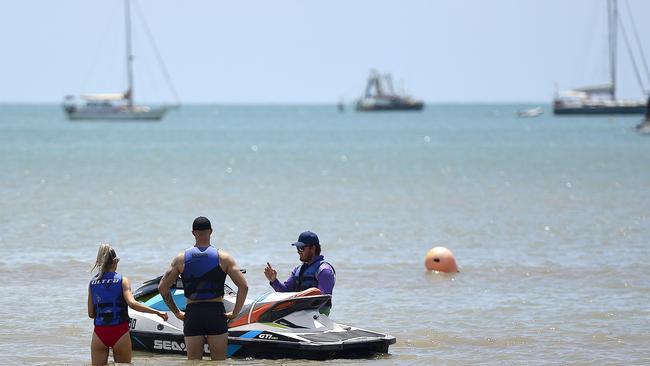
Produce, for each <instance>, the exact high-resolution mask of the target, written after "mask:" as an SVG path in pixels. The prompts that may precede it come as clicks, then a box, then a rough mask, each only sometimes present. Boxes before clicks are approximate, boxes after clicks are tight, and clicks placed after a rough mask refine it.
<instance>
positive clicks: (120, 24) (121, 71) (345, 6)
mask: <svg viewBox="0 0 650 366" xmlns="http://www.w3.org/2000/svg"><path fill="white" fill-rule="evenodd" d="M133 1H134V2H136V3H137V4H136V5H137V6H136V5H134V6H133V9H132V13H133V14H132V15H133V16H132V18H133V27H134V31H133V34H134V54H135V98H136V100H138V101H173V93H172V92H171V90H170V88H168V87H167V84H166V82H165V77H164V72H163V71H162V68H161V67H159V65H158V62H157V61H156V60H157V59H156V57H155V51H154V49H153V48H152V47H151V44H150V42H148V41H147V32H146V30H145V29H146V28H145V27H144V26H143V24H145V22H146V24H147V25H148V29H150V31H151V34H152V35H153V38H154V39H155V45H156V46H157V49H158V51H159V53H160V55H161V56H162V60H163V61H164V64H165V65H166V69H167V70H168V72H169V75H170V76H171V79H172V81H173V85H174V89H175V90H176V92H177V94H178V96H179V98H180V101H181V102H183V103H336V102H337V101H339V100H340V99H343V100H344V101H347V102H351V101H353V100H354V99H355V98H358V97H359V96H360V95H361V94H362V93H363V91H364V88H365V83H366V79H367V77H368V74H369V71H370V70H371V69H377V70H379V71H380V72H382V73H385V72H390V73H391V74H392V76H393V80H394V81H395V85H396V87H397V88H398V89H399V90H403V91H405V92H407V93H408V94H410V95H412V96H414V97H416V98H419V99H423V100H425V101H427V102H434V103H465V102H467V103H475V102H480V103H508V102H540V103H542V102H546V103H549V102H550V101H551V99H552V97H553V93H554V91H555V90H556V88H560V89H567V88H571V87H579V86H584V85H593V84H602V83H606V82H607V81H608V78H609V77H608V60H607V27H606V1H605V0H492V1H487V0H401V1H386V0H328V1H313V0H312V1H310V0H302V1H298V0H276V1H270V0H256V1H246V0H242V1H230V2H226V1H217V0H187V1H177V0H133ZM627 4H629V8H631V9H632V11H633V13H634V17H633V19H634V21H635V23H636V27H637V31H638V34H639V37H640V38H641V42H642V44H643V46H644V47H645V57H646V59H647V61H648V62H650V22H647V18H648V15H650V1H645V0H619V8H621V10H622V11H623V13H622V14H621V15H622V18H623V21H624V25H625V26H626V30H627V33H628V38H629V39H630V42H632V44H633V45H634V42H635V40H634V36H633V33H632V28H631V26H630V25H629V24H630V21H629V16H628V13H627V8H628V6H627ZM138 9H139V10H141V11H138ZM141 13H142V14H143V15H144V19H145V22H143V21H142V17H140V16H139V14H141ZM644 16H645V17H644ZM0 45H1V46H2V49H1V51H0V52H1V56H2V57H1V58H0V103H59V102H60V101H62V99H63V97H64V96H65V95H68V94H75V95H78V94H81V93H92V92H114V91H121V90H123V89H124V88H125V85H126V81H125V80H126V77H125V61H124V59H125V56H124V52H125V51H124V49H125V46H124V17H123V1H121V0H58V1H51V0H21V1H9V0H0ZM627 52H628V51H627V50H626V49H625V47H624V43H623V40H622V38H619V52H618V57H619V67H618V80H619V83H618V91H619V95H620V96H621V97H624V98H635V99H636V98H641V97H643V94H642V92H641V90H640V87H639V86H638V83H637V81H636V78H635V76H634V73H633V70H632V66H631V63H630V61H629V57H628V55H627ZM637 63H638V64H639V65H638V66H639V67H640V68H641V70H642V72H643V65H642V61H641V60H640V58H639V57H637ZM643 77H644V81H645V88H650V86H649V84H650V80H648V78H650V75H645V74H644V75H643Z"/></svg>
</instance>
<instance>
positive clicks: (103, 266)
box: [90, 243, 117, 278]
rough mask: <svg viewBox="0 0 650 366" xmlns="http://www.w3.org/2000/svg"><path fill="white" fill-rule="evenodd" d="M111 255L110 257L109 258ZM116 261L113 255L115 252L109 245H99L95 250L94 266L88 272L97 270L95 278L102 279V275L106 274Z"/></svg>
mask: <svg viewBox="0 0 650 366" xmlns="http://www.w3.org/2000/svg"><path fill="white" fill-rule="evenodd" d="M111 253H112V257H111ZM115 259H117V256H116V255H115V250H114V249H113V248H111V245H110V244H108V243H101V244H99V249H98V250H97V260H96V261H95V265H94V266H93V268H92V269H91V270H90V271H91V272H92V271H94V270H95V268H97V278H102V276H103V275H104V273H106V272H108V270H109V269H110V268H111V266H112V265H113V263H114V262H115Z"/></svg>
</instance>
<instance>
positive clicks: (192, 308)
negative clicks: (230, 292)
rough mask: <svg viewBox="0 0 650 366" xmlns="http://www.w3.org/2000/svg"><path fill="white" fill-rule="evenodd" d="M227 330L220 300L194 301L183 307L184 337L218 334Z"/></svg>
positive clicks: (224, 313)
mask: <svg viewBox="0 0 650 366" xmlns="http://www.w3.org/2000/svg"><path fill="white" fill-rule="evenodd" d="M227 332H228V320H227V319H226V309H225V308H224V307H223V303H222V302H216V301H213V302H194V303H191V304H187V307H186V308H185V321H184V322H183V334H184V335H185V336H186V337H193V336H201V335H218V334H224V333H227Z"/></svg>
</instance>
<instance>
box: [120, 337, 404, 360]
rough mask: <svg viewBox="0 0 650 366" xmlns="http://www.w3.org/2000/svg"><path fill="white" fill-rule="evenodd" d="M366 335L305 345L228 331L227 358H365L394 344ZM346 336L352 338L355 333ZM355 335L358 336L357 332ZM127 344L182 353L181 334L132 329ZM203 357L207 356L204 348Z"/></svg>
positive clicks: (384, 351) (383, 351) (207, 352)
mask: <svg viewBox="0 0 650 366" xmlns="http://www.w3.org/2000/svg"><path fill="white" fill-rule="evenodd" d="M355 332H365V331H355ZM368 333H369V334H366V337H367V338H365V339H359V338H357V339H354V338H353V339H348V340H346V339H336V340H332V341H331V342H322V343H318V342H309V343H305V342H300V341H298V340H296V339H290V338H288V337H284V336H281V335H278V334H274V333H271V332H263V331H230V332H228V357H253V358H266V359H277V358H293V359H309V360H327V359H334V358H365V357H371V356H373V355H375V354H378V353H388V347H389V346H390V345H391V344H393V343H395V338H394V337H390V336H388V337H386V336H384V335H382V334H377V333H373V332H368ZM348 335H349V336H354V335H355V334H348ZM357 335H359V334H358V333H357ZM332 338H334V337H332ZM355 338H356V337H355ZM131 341H132V344H133V349H134V350H139V351H145V352H152V353H162V354H165V353H166V354H182V355H184V354H185V341H184V339H183V335H182V334H170V333H167V334H164V333H156V332H142V331H133V330H132V331H131ZM205 354H206V355H209V354H210V353H209V350H208V348H207V345H206V346H205Z"/></svg>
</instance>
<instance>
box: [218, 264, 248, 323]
mask: <svg viewBox="0 0 650 366" xmlns="http://www.w3.org/2000/svg"><path fill="white" fill-rule="evenodd" d="M221 253H222V255H221V256H220V259H222V260H223V262H222V263H223V264H224V265H225V267H226V268H225V272H226V273H227V274H228V276H230V279H231V280H232V282H233V283H234V284H235V286H237V298H236V300H235V307H234V308H233V309H232V311H231V312H229V313H227V314H226V317H227V318H228V319H234V318H236V317H237V314H239V312H240V311H241V309H242V307H243V306H244V302H245V301H246V295H247V294H248V283H246V278H244V275H243V274H242V273H241V271H240V270H239V267H238V266H237V263H236V262H235V259H234V258H233V257H231V256H230V255H229V254H228V253H226V252H221ZM222 269H223V267H222Z"/></svg>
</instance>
